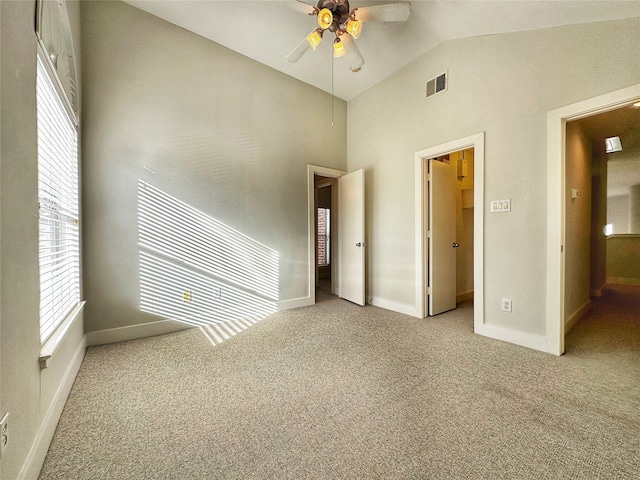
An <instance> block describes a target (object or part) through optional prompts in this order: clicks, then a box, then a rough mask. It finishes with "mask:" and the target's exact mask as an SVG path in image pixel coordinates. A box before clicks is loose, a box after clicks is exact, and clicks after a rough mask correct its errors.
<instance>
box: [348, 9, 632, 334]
mask: <svg viewBox="0 0 640 480" xmlns="http://www.w3.org/2000/svg"><path fill="white" fill-rule="evenodd" d="M639 43H640V20H639V19H633V20H625V21H616V22H603V23H597V24H592V25H580V26H570V27H562V28H554V29H548V30H543V31H530V32H522V33H515V34H504V35H494V36H487V37H479V38H469V39H462V40H456V41H450V42H445V43H442V44H441V45H439V46H438V47H437V48H435V49H434V50H432V51H431V52H429V53H427V54H425V55H423V56H421V57H419V58H418V59H416V60H415V61H414V62H412V63H410V64H409V65H407V66H406V67H404V68H403V69H401V70H400V71H398V72H396V73H395V74H393V75H391V76H389V77H388V78H387V79H385V80H384V81H382V82H380V83H379V84H377V85H375V86H374V87H372V88H371V89H369V90H367V91H366V92H364V93H362V94H361V95H359V96H358V97H356V98H354V99H353V100H351V101H349V103H348V129H349V137H348V167H349V170H354V169H358V168H364V169H365V170H366V172H367V175H366V188H367V194H366V201H367V218H366V219H367V225H368V226H367V245H368V248H367V253H368V255H367V267H368V272H369V279H368V296H369V297H371V296H374V297H378V298H384V299H388V300H390V301H392V302H396V303H401V304H406V305H414V304H415V298H414V297H415V248H414V238H415V233H414V225H415V221H414V216H415V212H414V198H415V194H414V154H415V152H416V151H419V150H422V149H425V148H429V147H432V146H437V145H439V144H442V143H444V142H447V141H451V140H454V139H458V138H462V137H466V136H468V135H472V134H475V133H477V132H482V131H484V132H486V137H485V138H486V144H485V165H484V167H485V177H484V178H485V185H484V188H485V204H484V205H475V206H474V208H484V209H485V215H484V218H485V220H484V225H483V236H484V282H485V284H484V297H485V298H484V301H485V309H484V321H485V322H486V323H487V324H490V325H495V326H501V327H506V328H509V329H514V330H518V331H520V332H526V333H531V334H538V335H545V329H546V326H545V309H546V306H545V300H544V299H545V297H546V273H545V264H546V208H547V205H546V188H545V185H546V159H547V152H546V146H547V145H546V141H547V138H546V137H547V133H546V126H547V123H546V122H547V112H549V111H550V110H553V109H556V108H559V107H562V106H564V105H568V104H571V103H575V102H577V101H579V100H583V99H587V98H592V97H595V96H597V95H600V94H603V93H606V92H610V91H614V90H617V89H620V88H623V87H626V86H629V85H632V84H636V83H637V82H638V80H639V79H640V51H639V50H638V49H637V45H638V44H639ZM445 70H448V73H449V89H448V91H447V92H445V93H443V94H440V95H437V96H434V97H432V98H430V99H429V100H424V99H423V95H424V82H425V81H426V80H427V79H429V78H432V77H433V76H434V75H436V74H438V73H440V72H443V71H445ZM503 198H511V200H512V207H511V208H512V211H511V213H508V214H491V213H490V212H489V208H488V205H489V201H490V200H500V199H503ZM558 208H560V205H558ZM390 232H393V234H391V233H390ZM501 298H511V299H512V300H513V312H512V313H510V314H508V313H503V312H501V311H500V299H501Z"/></svg>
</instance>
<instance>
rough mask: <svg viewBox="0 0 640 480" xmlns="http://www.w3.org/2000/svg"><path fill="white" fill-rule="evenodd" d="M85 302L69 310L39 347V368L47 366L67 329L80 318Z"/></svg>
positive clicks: (42, 368)
mask: <svg viewBox="0 0 640 480" xmlns="http://www.w3.org/2000/svg"><path fill="white" fill-rule="evenodd" d="M85 303H86V302H80V303H78V305H76V307H75V308H74V309H73V310H71V312H70V313H69V315H67V318H65V319H64V321H63V322H62V323H61V324H60V325H59V326H58V328H56V330H55V331H54V332H53V334H52V335H51V336H50V337H49V338H48V340H47V341H46V342H44V344H43V345H42V348H41V349H40V356H39V357H38V361H39V362H40V370H44V369H45V368H47V367H48V366H49V360H50V359H51V358H52V357H53V356H54V355H55V354H56V352H57V351H58V348H59V347H60V345H61V344H62V342H63V340H64V338H65V336H66V334H67V332H68V331H69V329H70V328H71V327H72V326H73V325H75V323H76V322H77V321H78V319H79V318H80V313H81V312H82V310H83V309H84V304H85Z"/></svg>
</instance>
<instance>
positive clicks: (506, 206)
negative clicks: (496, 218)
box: [491, 198, 511, 213]
mask: <svg viewBox="0 0 640 480" xmlns="http://www.w3.org/2000/svg"><path fill="white" fill-rule="evenodd" d="M510 211H511V199H510V198H507V199H505V200H491V212H492V213H499V212H510Z"/></svg>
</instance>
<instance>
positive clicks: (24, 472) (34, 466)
mask: <svg viewBox="0 0 640 480" xmlns="http://www.w3.org/2000/svg"><path fill="white" fill-rule="evenodd" d="M86 349H87V342H86V337H85V336H83V337H82V340H81V341H80V343H79V344H78V347H77V348H76V351H75V353H74V354H73V358H72V359H71V362H69V366H68V367H67V370H66V372H65V374H64V377H63V378H62V381H61V382H60V385H59V386H58V390H57V391H56V394H55V395H54V397H53V400H52V402H51V404H50V406H49V409H48V410H47V413H46V414H45V416H44V418H43V419H42V422H41V423H40V428H39V429H38V433H37V434H36V438H35V440H34V441H33V444H32V445H31V450H30V451H29V454H28V455H27V458H26V460H25V462H24V464H23V465H22V469H21V470H20V473H19V474H18V480H36V479H37V478H38V475H39V474H40V470H41V469H42V464H43V463H44V458H45V457H46V455H47V451H48V450H49V445H50V444H51V440H52V439H53V434H54V433H55V431H56V427H57V426H58V421H59V420H60V416H61V415H62V410H63V409H64V406H65V403H66V402H67V398H68V397H69V393H70V392H71V387H72V386H73V382H74V381H75V379H76V376H77V375H78V370H80V365H82V360H83V359H84V354H85V351H86Z"/></svg>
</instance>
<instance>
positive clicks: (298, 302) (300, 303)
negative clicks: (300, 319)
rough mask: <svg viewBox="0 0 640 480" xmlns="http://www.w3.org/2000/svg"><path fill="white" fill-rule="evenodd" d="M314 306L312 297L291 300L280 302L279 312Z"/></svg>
mask: <svg viewBox="0 0 640 480" xmlns="http://www.w3.org/2000/svg"><path fill="white" fill-rule="evenodd" d="M309 305H313V303H311V298H310V297H300V298H292V299H291V300H280V301H279V302H278V311H279V312H281V311H283V310H291V309H292V308H299V307H308V306H309Z"/></svg>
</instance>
